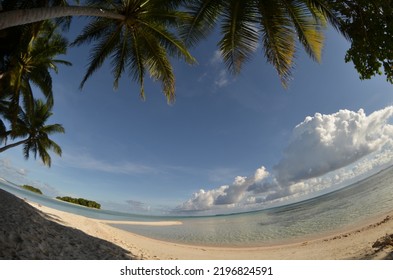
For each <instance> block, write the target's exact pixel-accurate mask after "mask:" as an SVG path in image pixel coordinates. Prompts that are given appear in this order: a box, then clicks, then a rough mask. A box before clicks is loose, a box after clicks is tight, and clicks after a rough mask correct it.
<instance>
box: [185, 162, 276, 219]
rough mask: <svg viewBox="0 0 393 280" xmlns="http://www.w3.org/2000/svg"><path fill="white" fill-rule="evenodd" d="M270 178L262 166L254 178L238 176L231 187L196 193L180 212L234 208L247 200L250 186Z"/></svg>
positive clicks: (226, 186) (225, 186)
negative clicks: (223, 206)
mask: <svg viewBox="0 0 393 280" xmlns="http://www.w3.org/2000/svg"><path fill="white" fill-rule="evenodd" d="M268 176H269V173H268V172H267V171H266V168H265V167H263V166H262V167H260V168H259V169H257V171H256V172H255V174H254V176H253V177H251V178H247V177H242V176H237V177H236V178H235V180H234V182H233V183H232V184H231V185H224V186H221V187H218V188H216V189H212V190H208V191H205V190H203V189H201V190H199V191H198V192H196V193H194V194H193V197H192V198H191V199H189V200H187V201H186V202H184V203H183V204H182V205H181V206H179V207H178V210H180V211H192V210H196V211H202V210H209V209H211V208H212V207H215V206H220V205H225V206H228V205H229V206H233V205H235V204H238V203H239V202H241V201H242V200H243V199H244V198H246V194H247V192H248V188H249V187H250V186H252V185H253V184H255V183H259V182H261V181H263V180H264V179H265V178H267V177H268ZM246 199H247V198H246Z"/></svg>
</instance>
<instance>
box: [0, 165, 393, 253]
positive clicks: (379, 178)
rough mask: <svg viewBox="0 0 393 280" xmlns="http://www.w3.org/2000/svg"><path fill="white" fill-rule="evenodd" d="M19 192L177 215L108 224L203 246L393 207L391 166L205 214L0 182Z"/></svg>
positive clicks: (294, 231)
mask: <svg viewBox="0 0 393 280" xmlns="http://www.w3.org/2000/svg"><path fill="white" fill-rule="evenodd" d="M0 188H3V189H5V190H6V191H9V192H11V193H14V194H16V195H18V196H19V197H25V198H27V199H28V200H31V201H34V202H36V203H40V204H42V205H45V206H48V207H52V208H55V209H58V210H62V211H67V212H71V213H74V214H78V215H83V216H87V217H90V218H95V219H105V220H113V221H116V220H124V221H158V220H180V221H182V223H183V224H182V225H175V226H164V227H157V226H146V225H123V224H122V225H120V224H112V226H114V227H117V228H121V229H123V230H127V231H130V232H134V233H137V234H140V235H144V236H147V237H151V238H155V239H160V240H165V241H172V242H177V243H185V244H195V245H205V246H234V247H237V246H242V247H244V246H259V245H266V244H275V243H283V242H288V241H293V240H306V239H307V238H310V237H312V236H317V235H320V234H322V233H327V232H331V233H333V232H335V231H338V230H340V229H342V228H346V227H351V226H354V225H357V224H359V223H361V222H362V221H364V220H368V219H371V218H374V217H377V216H381V215H383V214H386V213H388V212H390V211H391V210H393V167H391V168H388V169H386V170H384V171H381V172H379V173H378V174H376V175H373V176H371V177H369V178H367V179H365V180H362V181H360V182H358V183H355V184H352V185H350V186H348V187H345V188H343V189H340V190H337V191H335V192H332V193H328V194H325V195H322V196H319V197H316V198H312V199H309V200H306V201H302V202H298V203H294V204H290V205H286V206H280V207H276V208H270V209H265V210H261V211H256V212H249V213H241V214H231V215H220V216H209V217H162V216H143V215H134V214H127V213H120V212H114V211H107V210H94V209H89V208H85V207H79V206H76V205H72V204H69V203H65V202H62V201H58V200H56V199H52V198H49V197H45V196H41V195H37V194H34V193H31V192H28V191H25V190H22V189H18V188H15V187H13V186H11V185H10V184H7V183H3V182H0Z"/></svg>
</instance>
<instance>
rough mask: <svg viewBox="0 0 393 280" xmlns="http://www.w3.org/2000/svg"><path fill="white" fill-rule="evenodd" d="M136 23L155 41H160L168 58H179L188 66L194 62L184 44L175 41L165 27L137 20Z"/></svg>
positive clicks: (174, 37) (173, 36) (175, 38)
mask: <svg viewBox="0 0 393 280" xmlns="http://www.w3.org/2000/svg"><path fill="white" fill-rule="evenodd" d="M137 22H138V23H140V25H141V26H143V27H144V28H145V29H146V31H150V32H151V33H152V34H153V35H154V36H156V37H157V39H158V40H159V41H160V44H161V45H162V46H163V47H164V48H165V50H166V51H167V52H168V54H169V55H170V56H177V57H181V58H183V59H184V60H185V61H187V63H189V64H193V63H195V62H196V60H195V58H194V57H193V56H192V55H191V54H190V52H189V51H188V50H187V47H186V46H185V45H184V43H183V42H182V41H180V40H179V39H177V37H176V36H175V35H174V34H172V33H171V32H169V31H168V30H167V29H166V27H165V26H163V25H161V24H156V23H154V22H146V21H143V20H139V19H138V20H137ZM146 31H144V32H146Z"/></svg>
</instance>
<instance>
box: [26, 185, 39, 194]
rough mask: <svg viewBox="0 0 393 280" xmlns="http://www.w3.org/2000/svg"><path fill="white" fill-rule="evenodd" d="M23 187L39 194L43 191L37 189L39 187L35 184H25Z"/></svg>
mask: <svg viewBox="0 0 393 280" xmlns="http://www.w3.org/2000/svg"><path fill="white" fill-rule="evenodd" d="M21 188H22V189H25V190H28V191H31V192H35V193H38V194H42V191H41V190H40V189H37V188H35V187H33V186H29V185H23V186H21Z"/></svg>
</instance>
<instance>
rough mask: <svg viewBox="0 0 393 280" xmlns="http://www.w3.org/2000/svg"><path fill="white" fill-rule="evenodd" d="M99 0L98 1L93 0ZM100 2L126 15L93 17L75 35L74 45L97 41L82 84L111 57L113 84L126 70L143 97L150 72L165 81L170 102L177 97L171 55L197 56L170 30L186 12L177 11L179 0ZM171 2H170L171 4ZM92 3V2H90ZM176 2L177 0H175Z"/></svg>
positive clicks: (164, 90)
mask: <svg viewBox="0 0 393 280" xmlns="http://www.w3.org/2000/svg"><path fill="white" fill-rule="evenodd" d="M92 2H97V1H92ZM99 2H100V7H102V8H104V9H105V10H112V11H116V13H117V14H119V15H123V16H124V19H122V20H119V19H108V18H104V17H98V18H95V19H93V20H92V21H91V22H90V23H89V24H88V25H87V26H86V27H85V28H84V29H83V30H82V33H81V34H80V35H79V36H78V37H77V38H76V40H75V41H74V42H73V44H72V45H81V44H84V43H90V42H91V41H96V44H95V45H94V47H93V49H92V51H91V52H90V53H91V55H90V65H89V67H88V69H87V73H86V75H85V76H84V78H83V80H82V82H81V87H83V85H84V83H85V82H86V80H87V79H88V78H89V77H90V76H91V75H92V74H93V73H94V72H95V71H96V70H97V69H98V68H99V67H101V65H102V64H103V62H104V61H105V60H106V59H107V58H109V57H111V65H112V73H113V75H114V88H115V89H116V88H117V86H118V82H119V79H120V77H121V76H122V74H123V73H124V72H125V71H126V69H127V68H128V69H127V71H128V73H130V75H131V76H132V78H133V79H134V80H135V81H137V82H138V83H139V86H140V96H141V97H142V98H144V96H145V94H144V78H145V74H146V73H149V74H150V77H151V78H153V79H154V80H159V81H161V83H162V90H163V92H164V94H165V96H166V98H167V100H168V102H171V101H173V100H174V97H175V76H174V73H173V68H172V66H171V63H170V60H169V56H175V57H178V58H183V59H184V60H185V61H187V62H188V63H194V62H195V59H194V58H193V57H192V56H191V54H190V53H189V52H188V51H187V49H186V47H185V45H184V44H183V42H182V41H181V40H179V39H178V38H177V37H176V35H175V34H174V33H173V32H171V30H172V28H176V27H177V25H178V24H179V20H182V19H184V17H185V16H186V14H185V13H184V12H180V11H177V10H176V9H175V7H177V5H171V4H170V3H172V4H173V3H175V2H180V1H173V0H172V1H163V0H150V1H149V0H147V1H141V0H123V1H120V0H118V1H104V2H105V3H104V4H103V3H101V2H102V1H99ZM168 3H169V4H168ZM91 4H93V3H91ZM175 4H176V3H175Z"/></svg>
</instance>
